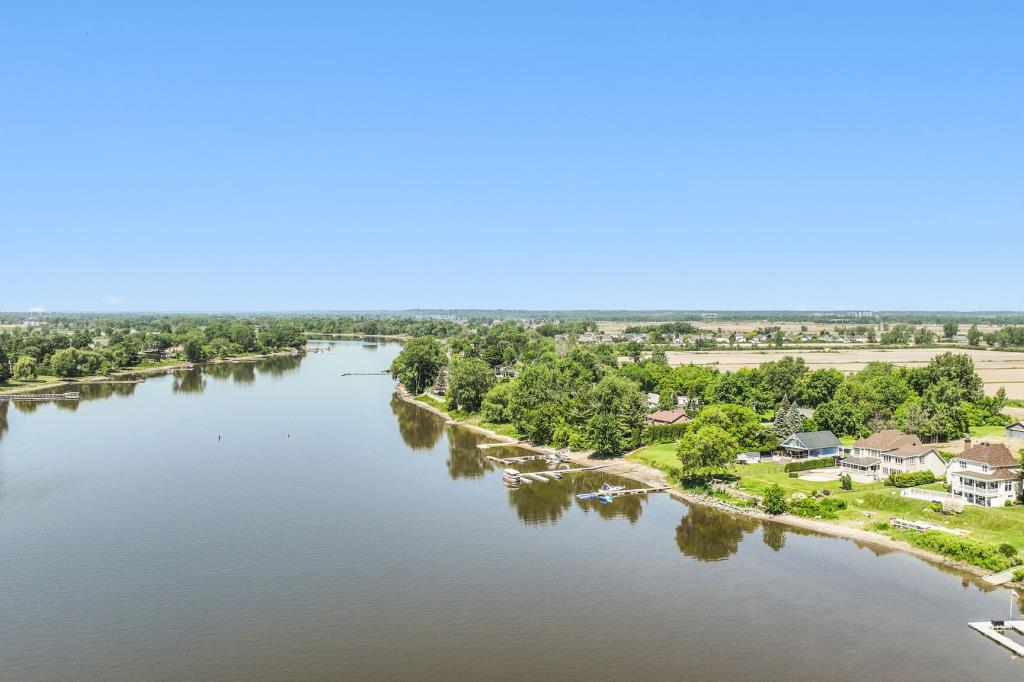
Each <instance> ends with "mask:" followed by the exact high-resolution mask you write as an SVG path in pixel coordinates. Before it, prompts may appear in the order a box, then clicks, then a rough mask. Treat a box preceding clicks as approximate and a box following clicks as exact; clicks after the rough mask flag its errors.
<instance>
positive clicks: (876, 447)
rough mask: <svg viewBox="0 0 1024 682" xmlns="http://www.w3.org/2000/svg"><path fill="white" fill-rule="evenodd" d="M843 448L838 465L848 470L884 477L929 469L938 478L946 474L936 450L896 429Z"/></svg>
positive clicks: (943, 464) (863, 474)
mask: <svg viewBox="0 0 1024 682" xmlns="http://www.w3.org/2000/svg"><path fill="white" fill-rule="evenodd" d="M844 451H845V454H846V456H845V457H844V458H843V459H841V460H839V467H840V468H841V469H844V470H847V471H846V473H850V474H860V475H861V476H867V477H869V478H887V477H888V476H889V475H890V474H908V473H912V472H916V471H931V472H932V474H933V475H934V476H935V477H936V478H939V479H941V478H942V477H943V476H945V474H946V462H945V460H943V459H942V456H941V455H939V452H938V450H936V449H935V448H933V447H931V446H930V445H924V444H922V443H921V439H920V438H918V437H917V436H915V435H913V434H909V433H903V432H902V431H899V430H897V429H886V430H884V431H879V432H877V433H873V434H871V435H870V436H868V437H867V438H861V439H860V440H858V441H857V442H855V443H854V444H853V445H850V446H849V447H846V448H844Z"/></svg>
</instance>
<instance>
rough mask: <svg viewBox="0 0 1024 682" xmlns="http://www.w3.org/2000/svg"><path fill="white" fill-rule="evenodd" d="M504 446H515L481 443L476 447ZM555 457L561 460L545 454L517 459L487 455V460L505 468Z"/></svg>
mask: <svg viewBox="0 0 1024 682" xmlns="http://www.w3.org/2000/svg"><path fill="white" fill-rule="evenodd" d="M505 445H515V443H482V444H480V445H477V447H478V448H481V449H484V448H500V447H503V446H505ZM556 457H557V458H558V459H559V460H562V459H563V458H561V457H558V455H546V454H539V455H520V456H519V457H495V456H494V455H487V459H489V460H491V461H492V462H497V463H498V464H504V465H506V466H507V465H509V464H522V463H523V462H534V461H536V460H538V459H554V458H556ZM566 459H567V458H566Z"/></svg>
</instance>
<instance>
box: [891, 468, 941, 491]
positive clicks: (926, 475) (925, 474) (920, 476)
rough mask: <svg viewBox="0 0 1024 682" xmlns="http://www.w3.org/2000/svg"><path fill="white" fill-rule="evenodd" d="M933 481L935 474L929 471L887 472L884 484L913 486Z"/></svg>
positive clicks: (897, 486)
mask: <svg viewBox="0 0 1024 682" xmlns="http://www.w3.org/2000/svg"><path fill="white" fill-rule="evenodd" d="M926 483H935V474H933V473H932V472H930V471H912V472H910V473H907V474H889V478H887V479H885V484H886V485H887V486H889V487H896V488H913V487H914V486H915V485H925V484H926Z"/></svg>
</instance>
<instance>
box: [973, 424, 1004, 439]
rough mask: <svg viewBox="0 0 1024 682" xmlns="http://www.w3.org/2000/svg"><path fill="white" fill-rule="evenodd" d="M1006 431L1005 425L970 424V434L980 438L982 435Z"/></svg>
mask: <svg viewBox="0 0 1024 682" xmlns="http://www.w3.org/2000/svg"><path fill="white" fill-rule="evenodd" d="M1005 433H1006V427H1005V426H972V427H971V436H972V437H973V438H982V437H984V436H1002V435H1004V434H1005Z"/></svg>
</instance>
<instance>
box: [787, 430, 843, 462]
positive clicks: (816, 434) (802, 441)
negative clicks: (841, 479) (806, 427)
mask: <svg viewBox="0 0 1024 682" xmlns="http://www.w3.org/2000/svg"><path fill="white" fill-rule="evenodd" d="M779 449H781V450H783V451H784V454H786V455H789V456H790V457H793V458H794V459H804V458H809V457H810V458H813V457H836V456H838V455H839V439H838V438H836V435H835V434H834V433H832V432H831V431H801V432H800V433H794V434H793V435H792V436H790V437H789V438H787V439H786V440H784V441H782V443H780V444H779Z"/></svg>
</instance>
